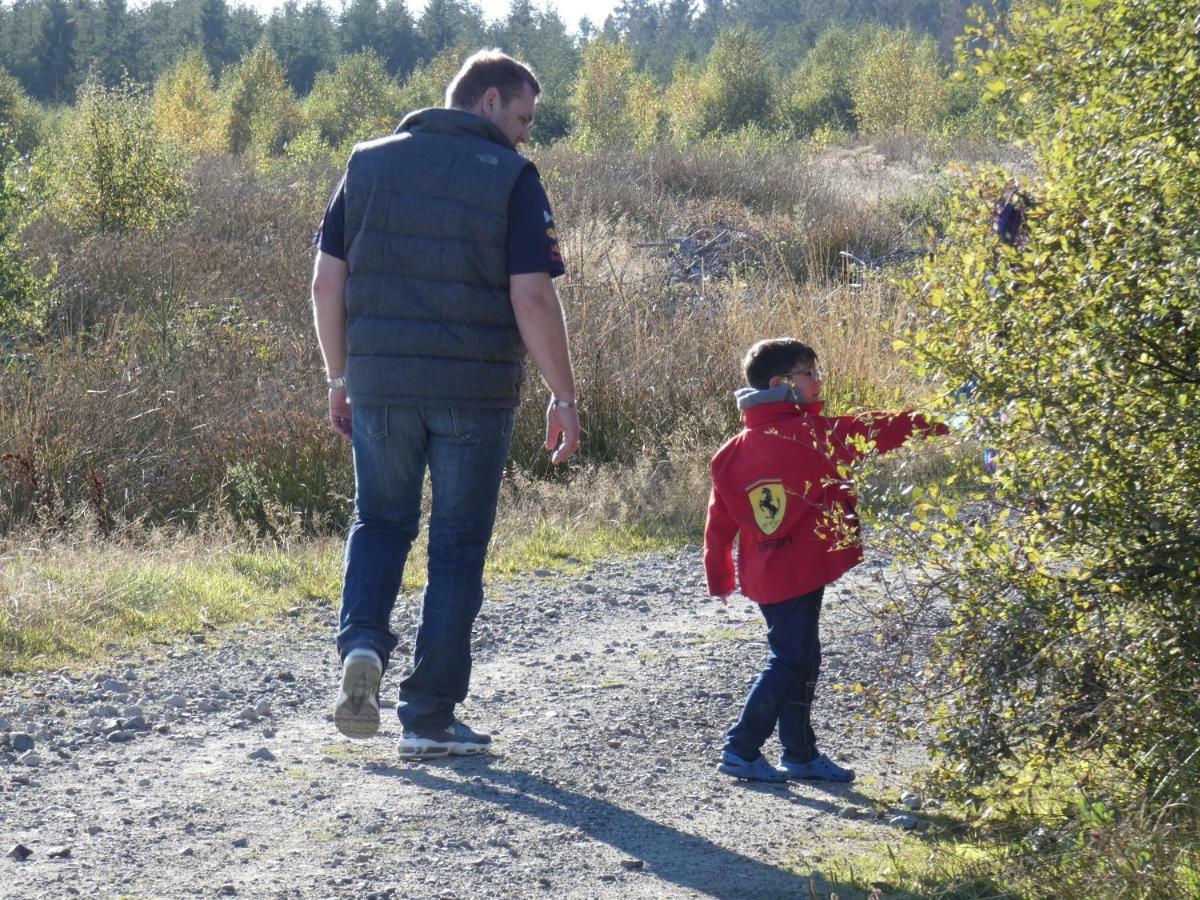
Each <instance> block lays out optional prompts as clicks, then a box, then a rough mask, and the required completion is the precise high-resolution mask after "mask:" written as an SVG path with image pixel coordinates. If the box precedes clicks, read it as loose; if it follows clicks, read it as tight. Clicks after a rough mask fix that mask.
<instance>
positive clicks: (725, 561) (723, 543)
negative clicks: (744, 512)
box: [704, 487, 737, 603]
mask: <svg viewBox="0 0 1200 900" xmlns="http://www.w3.org/2000/svg"><path fill="white" fill-rule="evenodd" d="M736 535H737V523H736V522H735V521H734V520H733V516H731V515H729V511H728V510H727V509H726V508H725V504H724V503H723V502H721V498H720V496H719V495H718V494H717V489H716V488H715V487H714V488H713V489H712V491H711V492H710V493H709V495H708V518H707V519H706V521H705V523H704V577H705V580H706V581H707V583H708V593H709V594H710V595H712V596H714V597H720V598H721V602H722V603H725V602H727V601H726V599H725V598H726V597H728V596H729V595H730V594H732V593H733V592H734V590H735V589H736V587H737V583H736V580H735V579H734V575H733V539H734V537H735V536H736Z"/></svg>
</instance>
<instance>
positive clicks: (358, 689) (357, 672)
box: [333, 647, 383, 738]
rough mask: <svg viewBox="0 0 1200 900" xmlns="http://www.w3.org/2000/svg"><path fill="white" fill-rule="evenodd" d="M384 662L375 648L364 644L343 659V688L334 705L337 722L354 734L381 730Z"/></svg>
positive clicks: (361, 735)
mask: <svg viewBox="0 0 1200 900" xmlns="http://www.w3.org/2000/svg"><path fill="white" fill-rule="evenodd" d="M382 678H383V663H382V662H380V660H379V656H378V655H377V654H376V653H375V651H374V650H370V649H367V648H365V647H360V648H357V649H355V650H351V651H350V652H349V653H347V654H346V659H345V660H344V661H343V662H342V690H341V693H339V694H338V699H337V705H336V706H334V708H333V723H334V725H336V726H337V730H338V731H340V732H341V733H342V734H344V735H345V736H346V737H350V738H369V737H374V736H375V734H376V733H377V732H378V731H379V682H380V680H381V679H382Z"/></svg>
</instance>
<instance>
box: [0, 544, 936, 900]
mask: <svg viewBox="0 0 1200 900" xmlns="http://www.w3.org/2000/svg"><path fill="white" fill-rule="evenodd" d="M887 574H888V571H887V570H886V568H884V567H883V566H882V564H880V563H878V562H868V563H867V564H865V565H863V566H861V567H860V568H859V569H857V570H856V571H855V572H854V573H852V575H851V576H849V577H847V578H846V579H843V581H842V582H841V583H839V584H838V585H836V586H835V587H834V588H833V589H831V590H830V591H828V592H827V594H826V608H825V614H824V623H823V633H822V637H823V641H824V643H825V665H824V671H823V672H822V685H821V687H820V688H819V689H818V705H817V709H816V711H815V717H814V718H815V725H816V727H817V733H818V737H819V738H820V739H821V741H822V744H823V746H824V748H825V749H826V750H827V751H828V752H829V753H830V755H831V756H833V757H834V758H836V759H839V760H843V761H847V762H848V763H849V764H850V765H852V766H853V767H855V768H856V769H857V771H858V773H859V782H858V783H857V784H855V785H850V786H822V785H815V784H807V783H791V784H787V785H783V786H760V785H748V784H745V783H740V782H734V781H731V780H729V779H726V778H724V777H723V776H721V775H719V774H717V773H716V772H715V771H714V764H715V762H716V758H717V755H718V754H719V751H720V746H721V740H722V733H723V731H724V730H725V728H727V727H728V725H729V724H730V722H731V721H732V719H733V718H734V716H735V715H736V713H737V711H738V708H739V704H740V701H741V699H742V697H743V696H744V693H745V690H746V689H747V688H748V686H749V683H750V681H751V679H752V678H753V677H754V675H755V674H756V672H757V670H758V667H759V666H760V665H761V662H762V659H763V657H764V655H765V646H766V645H765V640H764V628H763V626H762V620H761V617H760V616H759V614H758V612H757V610H756V609H754V607H753V605H752V604H751V603H749V602H748V601H745V600H742V599H740V598H738V599H735V600H733V601H731V603H730V606H729V608H728V609H726V608H723V607H721V606H720V604H718V603H715V602H713V601H709V600H708V599H707V598H706V596H705V591H704V586H703V581H702V574H701V565H700V558H699V551H698V550H697V549H696V548H694V547H688V548H684V549H683V550H682V551H681V552H680V553H678V554H666V555H656V556H649V557H641V558H635V559H622V560H613V561H610V562H606V563H603V564H600V565H597V566H595V567H593V568H592V569H590V570H589V571H587V572H586V573H584V574H581V575H564V574H557V573H555V574H551V573H548V572H539V573H537V574H536V575H534V576H530V577H528V578H526V579H522V580H520V581H509V582H505V583H501V584H499V585H496V586H494V587H493V588H492V589H490V590H489V602H488V603H487V604H485V607H484V612H483V614H482V616H481V618H480V621H479V623H478V625H477V628H476V641H475V650H476V666H475V674H474V677H473V680H472V688H473V694H472V696H471V698H470V699H469V700H468V702H467V704H466V706H465V707H464V709H463V710H462V715H463V718H464V719H465V720H466V721H468V722H470V723H471V724H473V725H475V726H477V727H480V728H484V729H487V730H491V731H493V733H494V734H495V736H496V742H495V745H494V746H495V748H496V752H495V753H494V754H492V755H490V756H486V757H475V758H459V759H453V760H441V761H435V762H424V763H412V762H401V761H400V760H398V759H397V757H396V756H395V753H394V744H395V739H396V738H398V737H399V726H398V723H397V721H396V719H395V717H394V712H392V711H390V710H384V713H385V716H384V728H383V731H382V733H381V734H380V736H379V737H377V738H375V739H373V740H370V741H361V742H351V741H349V740H346V739H344V738H342V737H341V736H340V735H338V734H337V732H336V731H335V730H334V728H333V725H332V722H331V718H332V716H331V715H330V710H331V708H332V701H333V698H334V696H335V693H336V691H335V688H336V680H337V663H336V657H335V654H334V651H333V641H332V633H333V623H334V616H333V613H332V612H331V611H329V610H328V609H325V608H313V609H303V610H300V609H297V610H293V611H292V613H291V614H290V615H289V616H288V617H285V618H282V619H281V620H279V621H275V622H270V623H267V624H266V625H265V626H263V627H258V628H254V629H242V630H240V631H235V632H213V633H210V634H209V635H207V636H200V635H198V636H195V638H194V639H193V640H191V641H186V642H184V643H182V644H180V645H177V646H173V647H168V648H159V649H160V653H159V654H158V655H154V654H152V653H145V654H142V653H139V654H134V655H127V656H125V657H121V658H119V659H117V660H115V661H110V662H109V663H108V664H107V665H106V668H104V669H103V670H98V671H95V672H91V673H87V674H79V673H71V672H68V671H60V672H54V673H44V674H41V675H38V676H20V677H11V678H8V679H5V684H4V688H5V689H4V691H3V696H2V698H0V853H6V854H8V855H7V856H5V857H4V858H2V859H0V877H2V878H3V886H2V887H0V894H2V895H3V896H4V897H11V898H23V897H30V898H34V897H36V898H43V897H61V896H84V897H109V896H135V897H192V896H214V895H215V896H245V897H372V896H373V897H464V898H465V897H491V896H495V897H526V896H530V897H538V896H555V897H597V896H612V897H747V898H771V897H798V896H805V897H807V896H823V895H824V892H825V891H827V890H828V889H829V886H828V885H826V884H823V882H822V880H821V879H820V877H817V878H815V879H812V878H811V874H812V872H813V870H814V869H819V868H820V866H821V863H822V861H823V860H824V859H826V858H828V856H829V855H831V854H837V853H839V852H843V851H846V850H852V849H856V848H857V849H858V850H860V851H862V850H864V849H866V850H868V851H869V850H870V849H871V848H879V849H881V848H882V847H883V845H884V843H886V842H887V841H888V840H889V839H894V838H895V837H896V828H897V827H905V826H907V825H911V824H912V820H911V817H909V818H908V819H905V818H904V817H903V816H901V817H900V818H897V814H898V813H904V812H907V810H897V809H888V808H886V804H884V803H883V802H882V801H886V800H889V799H890V800H891V801H892V802H895V801H896V799H897V797H898V796H899V794H900V791H901V789H902V788H903V787H904V786H905V783H906V780H907V777H908V776H909V774H910V773H911V772H912V771H913V770H915V769H916V768H919V767H920V766H921V765H922V764H923V763H924V760H925V757H924V754H923V752H922V751H921V749H920V748H919V747H917V746H915V745H913V744H910V743H905V742H903V741H897V740H889V739H882V738H880V737H872V736H869V735H868V733H867V729H866V728H865V725H864V723H862V722H860V721H858V720H857V719H856V716H855V711H856V709H857V704H858V702H859V700H860V698H858V696H857V695H856V694H855V693H854V692H853V691H843V692H835V691H833V690H831V689H830V686H831V685H832V684H833V683H835V682H849V683H852V682H854V681H856V680H858V679H859V678H860V677H861V676H860V675H859V674H858V671H857V670H858V669H860V668H861V667H862V666H863V665H864V664H866V663H867V662H869V657H870V656H871V655H872V654H875V653H878V652H880V651H879V649H878V648H877V645H876V642H875V641H874V640H873V638H872V635H870V634H869V633H867V629H866V628H865V627H862V622H863V619H862V617H861V615H856V614H855V612H854V610H855V608H856V606H858V605H859V604H861V603H864V602H871V598H872V597H873V596H875V593H876V592H877V591H878V584H879V582H880V580H881V579H884V578H886V576H887ZM409 599H410V600H412V599H413V598H409ZM414 613H415V606H414V605H413V604H412V603H411V602H410V603H407V604H400V605H399V607H398V610H397V614H396V618H397V621H396V623H395V628H396V630H397V633H399V634H401V635H402V636H403V639H402V641H401V646H400V650H399V651H398V653H399V654H405V653H407V652H408V650H409V646H410V641H411V636H412V634H413V629H412V624H413V619H414ZM403 659H404V656H403V655H400V656H398V660H400V662H401V665H399V666H398V668H397V669H394V670H393V671H391V672H389V673H388V676H387V678H386V679H385V682H384V693H385V697H386V696H388V695H391V696H394V691H395V684H396V682H397V680H398V678H399V674H398V669H402V668H403V665H402V663H403ZM777 754H778V747H777V745H775V743H774V740H772V744H771V745H770V746H769V748H768V755H769V756H772V757H773V756H776V755H777ZM10 848H11V849H10ZM21 848H24V851H29V852H28V855H27V856H26V853H25V852H24V851H23V850H22V849H21ZM23 856H26V858H24V859H20V857H23ZM810 882H811V887H812V890H811V891H810Z"/></svg>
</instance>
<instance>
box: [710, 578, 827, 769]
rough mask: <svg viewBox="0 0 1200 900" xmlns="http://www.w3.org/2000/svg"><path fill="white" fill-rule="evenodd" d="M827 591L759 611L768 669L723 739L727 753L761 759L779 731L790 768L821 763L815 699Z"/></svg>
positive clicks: (761, 675) (766, 667)
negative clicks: (814, 718) (818, 760)
mask: <svg viewBox="0 0 1200 900" xmlns="http://www.w3.org/2000/svg"><path fill="white" fill-rule="evenodd" d="M824 593H825V588H823V587H822V588H817V589H816V590H815V591H813V592H812V593H810V594H805V595H804V596H802V597H796V598H795V599H792V600H785V601H784V602H783V603H768V604H764V605H762V606H759V609H761V610H762V614H763V618H764V619H766V620H767V646H768V648H769V652H768V654H767V664H766V666H765V667H764V668H763V670H762V672H761V673H760V674H759V676H758V678H757V679H756V680H755V682H754V685H753V687H751V688H750V694H749V696H748V697H746V705H745V706H744V707H743V708H742V715H741V717H740V718H739V719H738V720H737V724H736V725H734V726H733V727H732V728H731V729H729V731H728V733H726V735H725V749H726V750H727V751H730V752H732V753H736V754H737V755H738V756H740V757H741V758H742V759H745V760H755V759H758V757H759V756H760V755H761V751H762V745H763V744H765V743H766V742H767V738H769V737H770V736H771V732H772V731H774V730H775V725H776V724H778V725H779V743H780V744H782V745H783V757H784V759H786V760H788V761H789V762H797V763H806V762H811V761H812V760H813V759H815V758H816V757H817V737H816V735H815V734H814V733H813V730H812V702H813V693H814V691H815V690H816V687H817V675H818V674H819V673H820V670H821V639H820V636H819V633H818V631H819V629H818V625H819V621H820V618H821V598H822V596H823V595H824Z"/></svg>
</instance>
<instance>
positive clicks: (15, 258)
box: [0, 129, 47, 341]
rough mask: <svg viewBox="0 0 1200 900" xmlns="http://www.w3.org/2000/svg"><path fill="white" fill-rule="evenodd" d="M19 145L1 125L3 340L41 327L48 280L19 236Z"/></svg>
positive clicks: (22, 212)
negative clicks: (24, 249) (33, 266)
mask: <svg viewBox="0 0 1200 900" xmlns="http://www.w3.org/2000/svg"><path fill="white" fill-rule="evenodd" d="M21 164H22V160H21V158H20V157H19V156H18V155H17V148H16V146H15V144H13V143H12V142H11V141H10V139H9V136H8V135H7V134H6V133H5V132H4V130H3V129H0V341H3V340H4V339H5V338H11V337H16V336H18V335H20V334H21V333H23V332H25V333H27V332H38V331H40V330H41V321H42V317H43V316H44V314H45V310H46V289H47V283H46V282H45V281H43V280H41V279H38V278H36V277H35V276H34V274H33V272H32V269H31V267H30V265H29V261H28V260H27V259H26V258H25V254H24V253H23V252H22V249H21V246H20V244H19V242H18V240H17V233H18V230H19V228H20V226H21V223H22V221H23V220H24V218H25V216H27V215H28V213H29V210H27V209H24V208H23V199H24V198H23V197H22V196H21V191H20V185H19V179H20V180H24V177H23V175H22V173H20V172H19V168H20V166H21Z"/></svg>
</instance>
